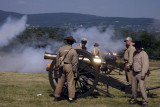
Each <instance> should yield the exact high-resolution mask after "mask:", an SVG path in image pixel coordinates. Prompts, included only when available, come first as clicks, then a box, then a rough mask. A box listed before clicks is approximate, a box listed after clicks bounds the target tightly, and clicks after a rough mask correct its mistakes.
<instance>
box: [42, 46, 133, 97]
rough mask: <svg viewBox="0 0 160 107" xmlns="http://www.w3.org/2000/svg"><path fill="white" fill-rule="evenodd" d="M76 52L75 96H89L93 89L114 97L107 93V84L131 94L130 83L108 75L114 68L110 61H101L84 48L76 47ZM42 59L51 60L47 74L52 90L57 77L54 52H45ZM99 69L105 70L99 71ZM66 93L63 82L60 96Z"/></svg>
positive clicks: (65, 86)
mask: <svg viewBox="0 0 160 107" xmlns="http://www.w3.org/2000/svg"><path fill="white" fill-rule="evenodd" d="M76 52H77V54H78V66H77V72H76V73H75V77H74V79H75V87H76V97H86V96H89V95H90V94H91V93H93V91H94V90H97V91H99V92H101V93H103V94H106V95H107V96H109V97H114V95H113V94H111V93H109V90H108V87H109V86H110V87H113V88H115V89H118V90H121V91H123V92H125V93H129V94H131V85H130V84H129V83H128V82H126V81H123V80H121V79H119V78H117V77H114V76H111V75H109V73H110V72H111V71H113V70H114V68H116V67H115V66H114V65H112V63H109V62H107V61H106V60H104V62H103V61H102V60H101V59H99V58H96V57H95V56H93V55H92V54H91V53H89V52H88V51H85V50H81V49H76ZM44 59H51V60H53V61H52V63H51V64H49V65H47V71H48V74H49V82H50V85H51V87H52V89H53V91H54V90H55V88H56V84H57V82H58V77H59V72H58V69H57V68H56V66H55V65H56V54H50V53H45V55H44ZM100 65H103V67H102V68H101V69H99V68H100ZM117 67H118V66H117ZM101 70H102V71H105V72H101V73H100V71H101ZM106 72H107V73H106ZM99 83H102V84H104V85H106V86H107V91H106V90H103V89H101V88H99V87H98V85H99ZM67 95H68V90H67V84H66V83H65V84H64V86H63V90H62V96H67Z"/></svg>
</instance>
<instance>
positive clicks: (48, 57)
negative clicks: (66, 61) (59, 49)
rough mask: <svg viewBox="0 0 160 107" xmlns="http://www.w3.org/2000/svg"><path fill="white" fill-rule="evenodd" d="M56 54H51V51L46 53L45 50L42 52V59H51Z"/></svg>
mask: <svg viewBox="0 0 160 107" xmlns="http://www.w3.org/2000/svg"><path fill="white" fill-rule="evenodd" d="M56 56H57V55H56V54H51V53H47V52H45V53H44V59H51V60H54V59H55V58H56Z"/></svg>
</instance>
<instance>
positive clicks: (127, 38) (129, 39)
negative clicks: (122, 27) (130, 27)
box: [124, 37, 132, 42]
mask: <svg viewBox="0 0 160 107" xmlns="http://www.w3.org/2000/svg"><path fill="white" fill-rule="evenodd" d="M126 41H132V38H131V37H126V39H125V40H124V42H126Z"/></svg>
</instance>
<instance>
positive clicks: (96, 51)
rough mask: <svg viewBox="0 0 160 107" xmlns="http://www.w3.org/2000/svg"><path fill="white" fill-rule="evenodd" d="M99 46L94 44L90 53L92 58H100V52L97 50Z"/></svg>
mask: <svg viewBox="0 0 160 107" xmlns="http://www.w3.org/2000/svg"><path fill="white" fill-rule="evenodd" d="M98 46H99V44H98V43H95V44H94V48H93V49H92V51H91V54H92V55H94V56H98V57H99V58H101V50H100V49H99V47H98Z"/></svg>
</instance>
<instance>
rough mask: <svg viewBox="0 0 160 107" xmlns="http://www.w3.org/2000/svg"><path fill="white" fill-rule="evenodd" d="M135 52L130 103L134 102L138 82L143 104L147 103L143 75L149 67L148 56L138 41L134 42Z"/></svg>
mask: <svg viewBox="0 0 160 107" xmlns="http://www.w3.org/2000/svg"><path fill="white" fill-rule="evenodd" d="M135 48H136V52H135V53H134V57H133V74H132V97H131V100H130V103H131V104H134V103H136V101H137V100H136V97H137V89H138V87H137V86H138V83H139V85H140V91H141V95H142V99H143V103H142V104H143V105H144V106H145V105H147V104H148V99H147V94H146V87H145V76H146V73H147V71H148V69H149V58H148V55H147V53H146V52H145V51H144V50H143V49H142V43H141V42H140V41H136V42H135Z"/></svg>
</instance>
